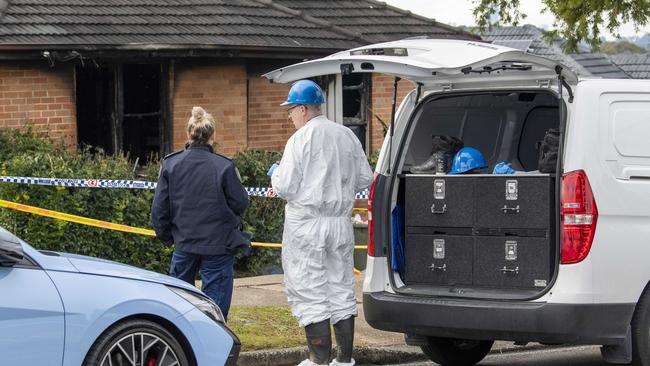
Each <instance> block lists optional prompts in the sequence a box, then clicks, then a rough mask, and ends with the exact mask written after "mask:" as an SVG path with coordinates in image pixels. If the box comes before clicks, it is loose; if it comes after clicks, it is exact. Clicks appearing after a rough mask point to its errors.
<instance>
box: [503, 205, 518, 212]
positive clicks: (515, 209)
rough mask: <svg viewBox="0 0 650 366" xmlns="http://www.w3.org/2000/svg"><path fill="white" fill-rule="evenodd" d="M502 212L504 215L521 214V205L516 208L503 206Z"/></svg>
mask: <svg viewBox="0 0 650 366" xmlns="http://www.w3.org/2000/svg"><path fill="white" fill-rule="evenodd" d="M501 211H503V213H504V214H507V213H519V205H517V206H515V207H508V205H503V208H501Z"/></svg>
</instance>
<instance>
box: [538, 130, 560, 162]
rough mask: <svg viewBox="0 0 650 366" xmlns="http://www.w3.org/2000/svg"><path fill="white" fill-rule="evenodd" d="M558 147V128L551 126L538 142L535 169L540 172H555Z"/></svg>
mask: <svg viewBox="0 0 650 366" xmlns="http://www.w3.org/2000/svg"><path fill="white" fill-rule="evenodd" d="M559 148H560V130H559V129H557V128H551V129H549V130H547V131H546V134H544V140H542V141H540V142H538V148H537V150H538V154H539V155H538V158H537V169H538V170H539V172H540V173H555V170H556V169H557V155H558V150H559Z"/></svg>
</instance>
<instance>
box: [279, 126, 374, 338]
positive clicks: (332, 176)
mask: <svg viewBox="0 0 650 366" xmlns="http://www.w3.org/2000/svg"><path fill="white" fill-rule="evenodd" d="M372 180H373V173H372V170H371V168H370V165H369V164H368V161H367V159H366V155H365V153H364V152H363V150H362V148H361V143H360V142H359V139H358V138H357V137H356V136H355V135H354V133H352V131H351V130H350V129H349V128H347V127H345V126H342V125H339V124H337V123H334V122H332V121H330V120H328V119H327V118H326V117H324V116H318V117H315V118H313V119H311V120H310V121H309V122H307V124H306V125H305V126H303V127H302V128H301V129H299V130H298V131H296V132H295V133H294V134H293V136H291V138H289V141H287V145H286V147H285V149H284V154H283V155H282V161H281V162H280V166H279V167H278V168H277V169H276V170H275V171H274V172H273V175H272V177H271V182H272V184H273V190H274V191H275V193H277V194H278V196H280V197H281V198H284V199H285V200H286V201H287V205H286V207H285V219H284V233H283V235H282V268H283V269H284V282H285V286H286V289H287V297H288V300H289V304H290V305H291V309H292V311H293V314H294V315H295V316H296V318H298V323H300V326H301V327H304V326H306V325H309V324H312V323H317V322H320V321H323V320H326V319H331V323H332V324H336V323H338V322H339V321H340V320H343V319H346V318H349V317H350V316H353V315H356V314H357V308H356V301H355V297H354V274H353V254H354V232H353V228H352V222H351V219H350V218H351V214H352V208H353V206H354V200H355V194H356V193H357V192H359V191H361V190H363V189H365V188H367V187H368V186H369V185H370V184H371V183H372Z"/></svg>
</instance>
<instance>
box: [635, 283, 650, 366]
mask: <svg viewBox="0 0 650 366" xmlns="http://www.w3.org/2000/svg"><path fill="white" fill-rule="evenodd" d="M632 365H634V366H650V287H646V289H645V290H644V291H643V294H642V295H641V299H640V300H639V302H638V303H637V304H636V309H634V316H633V317H632Z"/></svg>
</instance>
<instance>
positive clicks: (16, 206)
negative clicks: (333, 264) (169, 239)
mask: <svg viewBox="0 0 650 366" xmlns="http://www.w3.org/2000/svg"><path fill="white" fill-rule="evenodd" d="M0 207H4V208H8V209H12V210H15V211H20V212H26V213H30V214H34V215H38V216H45V217H49V218H52V219H57V220H63V221H68V222H73V223H76V224H81V225H87V226H93V227H98V228H102V229H110V230H115V231H122V232H127V233H132V234H140V235H146V236H156V233H155V232H154V231H153V230H151V229H144V228H139V227H134V226H128V225H122V224H116V223H113V222H108V221H102V220H96V219H91V218H89V217H83V216H77V215H71V214H67V213H63V212H59V211H53V210H48V209H44V208H40V207H34V206H29V205H24V204H22V203H16V202H11V201H5V200H1V199H0ZM251 245H252V246H254V247H265V248H282V244H280V243H258V242H253V243H251ZM367 248H368V246H367V245H355V246H354V249H367Z"/></svg>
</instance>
